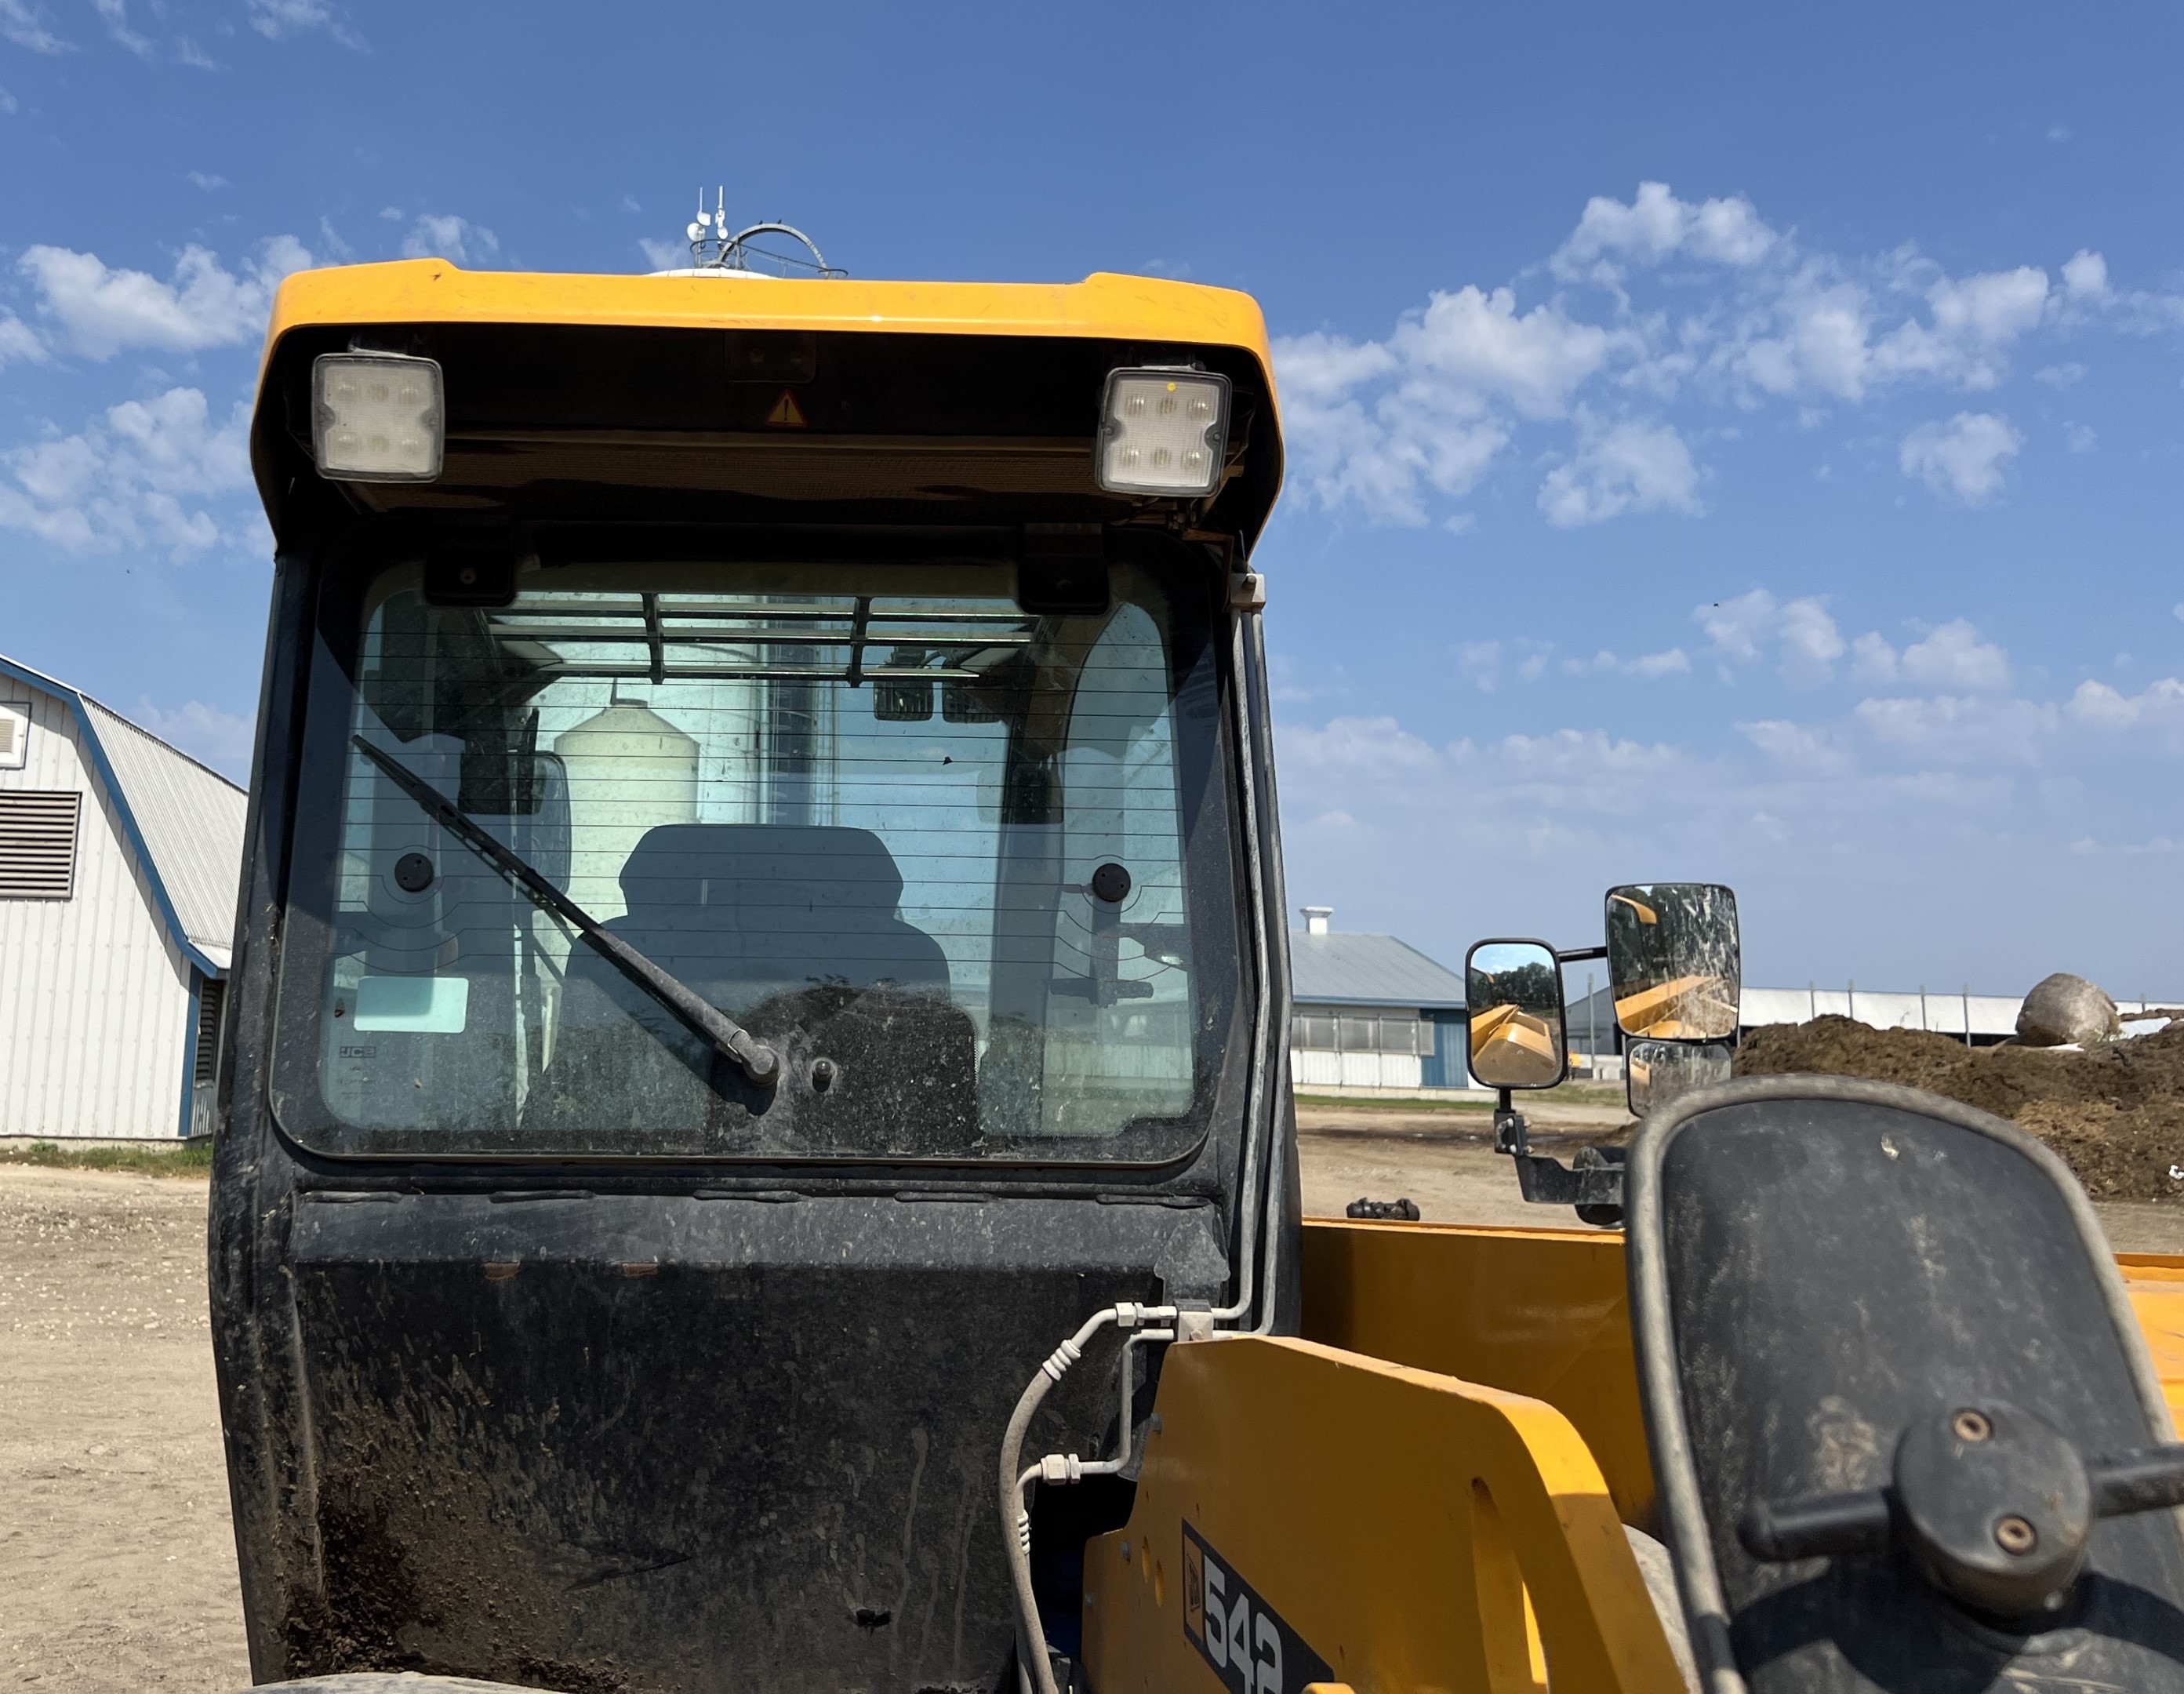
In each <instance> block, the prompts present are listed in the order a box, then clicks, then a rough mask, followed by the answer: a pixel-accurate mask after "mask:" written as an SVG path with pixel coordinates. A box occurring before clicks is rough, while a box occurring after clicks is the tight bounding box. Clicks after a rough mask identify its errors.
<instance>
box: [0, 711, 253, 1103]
mask: <svg viewBox="0 0 2184 1694" xmlns="http://www.w3.org/2000/svg"><path fill="white" fill-rule="evenodd" d="M12 692H13V693H14V694H15V696H16V698H18V699H21V698H23V697H24V696H25V695H27V696H28V697H29V705H30V712H31V738H30V748H29V755H30V756H29V759H28V761H27V762H26V764H25V768H23V769H22V770H20V771H0V788H5V789H23V788H29V789H44V790H48V791H51V790H55V789H74V790H76V791H79V792H81V794H83V795H84V802H83V809H82V821H81V831H80V833H79V835H78V838H77V843H76V868H75V895H74V897H73V898H71V899H69V900H0V1134H4V1135H43V1136H52V1137H55V1138H59V1137H63V1136H81V1135H100V1136H105V1135H112V1136H147V1137H163V1138H164V1137H171V1136H173V1135H174V1134H175V1133H176V1130H177V1128H179V1123H180V1117H181V1086H182V1058H183V1050H184V1047H185V1045H186V1043H187V1039H188V1034H189V1030H188V1023H189V1010H190V995H189V970H188V967H187V965H186V964H185V963H184V962H183V961H182V957H181V954H180V953H179V952H178V951H177V950H175V947H174V946H173V944H172V943H171V942H170V940H169V939H168V938H167V936H166V934H165V933H164V928H163V927H162V925H161V924H160V922H159V918H158V917H157V915H156V909H155V907H154V906H153V903H152V900H151V893H150V889H148V887H147V886H146V885H145V884H144V883H143V882H142V876H141V872H140V871H139V868H138V867H137V866H136V862H135V860H134V855H132V854H131V851H130V850H129V847H128V845H127V844H126V839H125V837H124V835H123V834H122V833H121V831H120V827H119V822H120V821H119V818H118V816H117V815H116V813H115V811H114V797H113V796H112V795H109V794H106V793H105V792H104V791H103V788H102V787H101V786H100V784H99V783H98V782H97V778H96V777H95V775H94V774H93V772H92V769H91V768H90V764H89V761H87V760H86V757H85V756H84V749H83V748H82V746H81V744H80V741H79V731H78V729H77V727H76V722H75V716H74V715H73V714H72V713H71V712H70V710H69V708H68V707H67V705H65V704H64V702H62V701H61V700H59V699H56V698H55V697H53V695H51V694H47V693H45V692H44V691H42V690H40V689H34V688H26V687H24V686H21V685H18V686H17V687H16V688H14V690H12ZM229 898H230V899H231V900H232V898H233V890H232V889H231V890H230V893H229ZM225 939H226V938H225V937H223V943H224V942H225Z"/></svg>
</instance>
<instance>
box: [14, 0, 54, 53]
mask: <svg viewBox="0 0 2184 1694" xmlns="http://www.w3.org/2000/svg"><path fill="white" fill-rule="evenodd" d="M0 36H6V37H7V39H8V40H9V41H11V42H14V43H15V45H16V46H17V47H28V48H29V49H30V50H31V52H32V53H66V52H67V51H68V50H69V47H70V43H69V42H64V41H63V40H62V39H61V38H60V37H59V36H57V35H55V34H54V33H53V31H51V30H49V29H47V27H46V14H45V12H44V10H43V8H40V7H38V6H36V5H34V4H32V3H31V0H0Z"/></svg>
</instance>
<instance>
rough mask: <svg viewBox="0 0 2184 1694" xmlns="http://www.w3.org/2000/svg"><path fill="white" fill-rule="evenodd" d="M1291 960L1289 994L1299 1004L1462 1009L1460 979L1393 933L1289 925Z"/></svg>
mask: <svg viewBox="0 0 2184 1694" xmlns="http://www.w3.org/2000/svg"><path fill="white" fill-rule="evenodd" d="M1290 979H1291V983H1292V984H1293V986H1292V989H1291V993H1292V995H1293V997H1294V998H1295V1000H1296V1001H1297V1003H1298V1004H1300V1005H1309V1006H1415V1007H1417V1008H1418V1010H1419V1011H1462V1010H1463V978H1462V977H1459V976H1457V974H1456V972H1453V971H1451V970H1448V969H1446V967H1443V966H1440V965H1437V964H1435V962H1434V961H1432V960H1431V959H1429V958H1428V957H1426V956H1425V955H1424V954H1423V953H1421V952H1420V951H1418V949H1417V948H1415V947H1413V946H1411V945H1408V944H1407V943H1406V942H1402V941H1399V940H1397V939H1396V938H1395V937H1394V936H1392V935H1351V934H1345V933H1328V934H1325V935H1313V934H1311V933H1307V932H1306V931H1303V930H1298V929H1293V930H1291V931H1290Z"/></svg>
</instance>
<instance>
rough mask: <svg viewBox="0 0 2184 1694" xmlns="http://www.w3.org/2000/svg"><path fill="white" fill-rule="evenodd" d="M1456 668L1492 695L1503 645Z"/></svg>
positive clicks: (2183, 613)
mask: <svg viewBox="0 0 2184 1694" xmlns="http://www.w3.org/2000/svg"><path fill="white" fill-rule="evenodd" d="M2176 610H2177V616H2179V617H2184V606H2179V607H2178V608H2177V609H2176ZM1456 666H1457V670H1459V671H1462V672H1463V675H1464V677H1465V679H1466V680H1467V681H1468V682H1469V683H1471V684H1472V686H1473V687H1474V688H1477V689H1478V690H1479V693H1481V694H1492V693H1493V692H1494V690H1495V688H1496V686H1497V685H1498V684H1499V683H1500V682H1501V680H1502V644H1501V643H1500V642H1498V641H1467V642H1465V643H1464V644H1463V645H1462V646H1460V647H1458V648H1457V649H1456Z"/></svg>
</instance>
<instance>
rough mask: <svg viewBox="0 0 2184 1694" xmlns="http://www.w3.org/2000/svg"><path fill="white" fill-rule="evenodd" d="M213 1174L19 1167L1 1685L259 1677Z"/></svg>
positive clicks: (4, 1459) (11, 1176) (15, 1174)
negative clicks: (224, 1353) (232, 1523)
mask: <svg viewBox="0 0 2184 1694" xmlns="http://www.w3.org/2000/svg"><path fill="white" fill-rule="evenodd" d="M204 1217H205V1184H203V1182H202V1181H193V1180H189V1179H181V1180H177V1179H173V1178H160V1177H142V1176H118V1175H112V1174H109V1173H103V1172H80V1171H66V1170H40V1169H36V1168H34V1167H25V1166H19V1165H5V1166H0V1502H4V1504H0V1596H4V1597H0V1684H4V1685H5V1686H8V1687H21V1688H31V1689H36V1690H38V1691H40V1694H46V1691H49V1690H66V1691H69V1694H123V1691H126V1690H134V1689H139V1688H161V1689H173V1690H177V1691H188V1694H228V1691H231V1690H235V1689H239V1688H242V1687H245V1686H248V1684H249V1681H250V1662H249V1658H248V1655H247V1654H246V1653H245V1652H244V1650H243V1644H242V1609H241V1607H240V1605H239V1603H238V1602H237V1597H236V1576H235V1541H234V1537H233V1535H231V1532H230V1530H229V1528H228V1515H227V1474H226V1467H225V1463H224V1462H223V1461H222V1459H221V1457H220V1406H219V1401H218V1400H217V1398H216V1397H215V1396H214V1388H213V1373H212V1348H211V1342H210V1336H209V1324H208V1322H207V1318H206V1315H205V1247H204V1231H205V1225H204Z"/></svg>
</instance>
